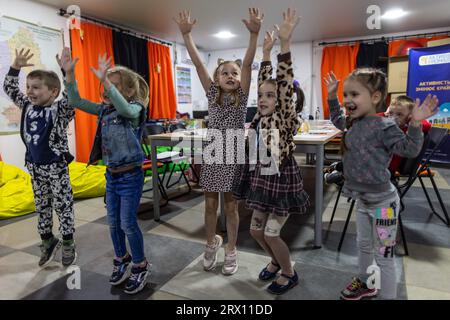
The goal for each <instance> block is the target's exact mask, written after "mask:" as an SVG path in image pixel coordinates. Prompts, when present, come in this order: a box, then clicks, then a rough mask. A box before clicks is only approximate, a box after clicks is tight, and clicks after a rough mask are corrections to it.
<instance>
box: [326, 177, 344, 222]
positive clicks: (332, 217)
mask: <svg viewBox="0 0 450 320" xmlns="http://www.w3.org/2000/svg"><path fill="white" fill-rule="evenodd" d="M341 192H342V186H340V187H339V191H338V195H337V198H336V202H335V203H334V208H333V213H332V215H331V220H330V224H329V226H331V224H332V223H333V219H334V214H335V213H336V208H337V205H338V203H339V198H340V197H341Z"/></svg>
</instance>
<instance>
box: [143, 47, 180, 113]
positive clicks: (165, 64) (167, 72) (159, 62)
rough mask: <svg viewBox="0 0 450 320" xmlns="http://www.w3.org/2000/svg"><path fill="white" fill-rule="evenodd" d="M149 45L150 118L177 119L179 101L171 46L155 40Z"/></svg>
mask: <svg viewBox="0 0 450 320" xmlns="http://www.w3.org/2000/svg"><path fill="white" fill-rule="evenodd" d="M147 46H148V64H149V68H150V73H149V78H150V113H149V114H150V118H152V119H175V118H176V113H177V103H176V100H175V85H174V81H173V74H172V68H173V66H172V59H171V58H170V48H169V47H167V46H165V45H161V44H157V43H153V42H148V43H147Z"/></svg>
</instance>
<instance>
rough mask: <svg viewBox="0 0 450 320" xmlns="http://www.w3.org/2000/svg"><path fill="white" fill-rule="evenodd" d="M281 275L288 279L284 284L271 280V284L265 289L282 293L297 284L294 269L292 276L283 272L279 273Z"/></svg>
mask: <svg viewBox="0 0 450 320" xmlns="http://www.w3.org/2000/svg"><path fill="white" fill-rule="evenodd" d="M281 276H282V277H284V278H286V279H288V280H289V282H288V283H287V284H285V285H282V284H278V283H277V282H276V281H273V282H272V284H271V285H270V286H269V287H267V291H269V292H270V293H273V294H278V295H279V294H283V293H285V292H286V291H288V290H289V289H292V288H293V287H295V286H296V285H297V284H298V275H297V272H296V271H295V270H294V275H293V276H292V277H289V276H287V275H285V274H281Z"/></svg>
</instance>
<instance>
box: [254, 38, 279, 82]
mask: <svg viewBox="0 0 450 320" xmlns="http://www.w3.org/2000/svg"><path fill="white" fill-rule="evenodd" d="M275 41H276V38H275V37H274V32H273V31H270V32H269V31H267V32H266V35H265V37H264V44H263V60H262V62H261V65H260V66H259V73H258V87H259V86H261V85H262V84H263V82H264V81H265V80H268V79H270V78H272V72H273V67H272V62H271V61H270V52H271V51H272V48H273V45H274V43H275Z"/></svg>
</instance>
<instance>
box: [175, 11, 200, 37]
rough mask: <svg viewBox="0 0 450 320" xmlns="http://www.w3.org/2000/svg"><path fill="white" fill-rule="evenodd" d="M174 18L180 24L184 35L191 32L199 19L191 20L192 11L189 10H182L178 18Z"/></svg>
mask: <svg viewBox="0 0 450 320" xmlns="http://www.w3.org/2000/svg"><path fill="white" fill-rule="evenodd" d="M173 20H174V21H175V22H176V23H177V24H178V28H179V29H180V32H181V34H182V35H185V34H188V33H190V32H191V31H192V28H193V27H194V25H195V24H196V23H197V19H194V20H191V12H190V11H189V10H184V11H182V12H180V13H179V14H178V18H173Z"/></svg>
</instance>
